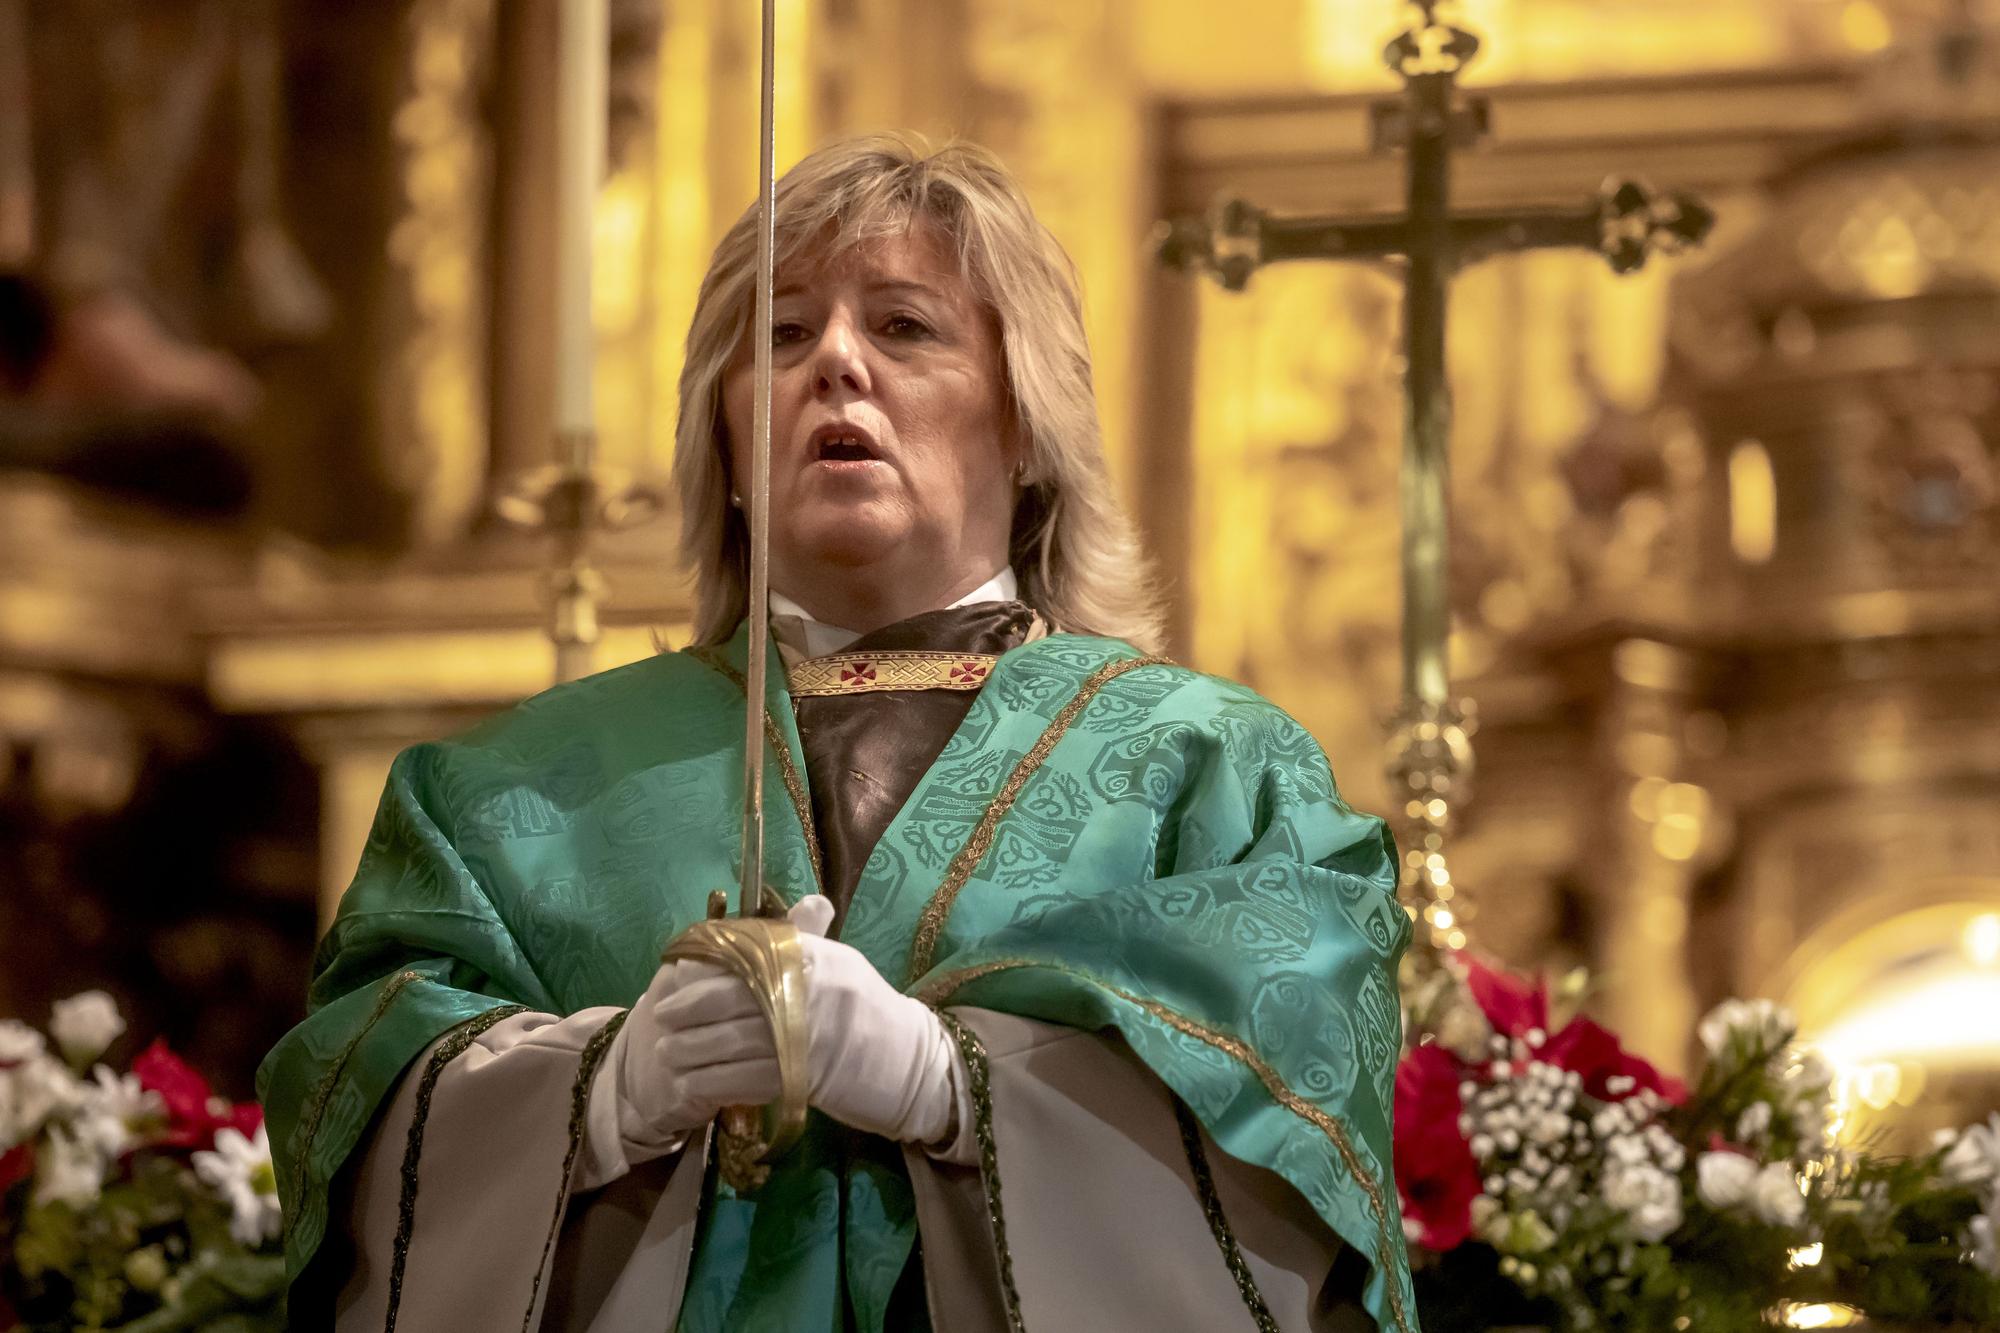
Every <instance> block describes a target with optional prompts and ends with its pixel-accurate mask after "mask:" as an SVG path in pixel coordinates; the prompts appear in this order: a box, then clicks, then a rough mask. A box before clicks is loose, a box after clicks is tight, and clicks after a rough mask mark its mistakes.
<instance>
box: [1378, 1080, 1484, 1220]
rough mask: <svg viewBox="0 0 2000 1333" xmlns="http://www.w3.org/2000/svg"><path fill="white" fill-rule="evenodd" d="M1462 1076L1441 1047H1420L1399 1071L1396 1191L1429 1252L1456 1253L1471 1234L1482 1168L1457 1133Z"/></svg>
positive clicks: (1408, 1217) (1397, 1082) (1405, 1213)
mask: <svg viewBox="0 0 2000 1333" xmlns="http://www.w3.org/2000/svg"><path fill="white" fill-rule="evenodd" d="M1463 1077H1464V1074H1463V1071H1462V1070H1461V1069H1460V1067H1459V1063H1458V1061H1457V1059H1455V1058H1454V1057H1453V1056H1452V1054H1451V1052H1449V1051H1447V1050H1445V1049H1444V1048H1443V1047H1441V1046H1419V1047H1418V1048H1417V1049H1416V1050H1414V1051H1411V1052H1410V1053H1409V1054H1408V1055H1406V1056H1404V1057H1403V1063H1402V1064H1401V1065H1400V1066H1398V1067H1397V1070H1396V1137H1395V1158H1396V1186H1397V1189H1398V1191H1399V1192H1400V1193H1401V1194H1402V1197H1403V1216H1404V1217H1405V1218H1407V1219H1409V1220H1410V1221H1412V1222H1415V1223H1416V1224H1417V1227H1418V1232H1417V1242H1418V1243H1419V1244H1421V1245H1423V1246H1424V1247H1425V1248H1426V1249H1430V1250H1437V1251H1443V1250H1449V1249H1454V1248H1456V1247H1457V1246H1459V1245H1462V1244H1464V1243H1465V1241H1466V1239H1467V1238H1468V1237H1469V1236H1471V1234H1472V1201H1473V1200H1474V1199H1476V1198H1478V1197H1479V1189H1480V1185H1479V1164H1478V1163H1477V1162H1475V1161H1474V1160H1473V1158H1472V1149H1471V1148H1469V1147H1467V1146H1466V1143H1465V1137H1464V1136H1463V1135H1462V1134H1460V1133H1459V1132H1458V1117H1459V1114H1460V1112H1461V1110H1462V1109H1463V1108H1462V1107H1461V1106H1460V1105H1459V1100H1458V1084H1459V1080H1460V1079H1461V1078H1463Z"/></svg>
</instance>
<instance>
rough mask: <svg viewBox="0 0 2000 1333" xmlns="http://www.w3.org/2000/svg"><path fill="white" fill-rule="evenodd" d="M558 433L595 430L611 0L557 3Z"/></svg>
mask: <svg viewBox="0 0 2000 1333" xmlns="http://www.w3.org/2000/svg"><path fill="white" fill-rule="evenodd" d="M556 3H557V11H558V15H559V17H558V19H557V25H558V26H557V37H556V53H557V65H556V411H555V424H556V434H557V436H558V437H559V438H565V439H575V438H577V437H583V436H587V435H589V433H590V432H591V430H592V429H593V427H594V425H595V416H594V413H593V411H592V403H591V383H590V377H591V367H592V363H593V361H594V360H595V356H594V353H595V351H596V347H595V334H594V330H593V327H592V324H591V318H590V249H591V232H592V218H593V215H594V213H595V209H596V205H597V187H598V183H599V181H600V180H601V179H602V178H603V175H604V121H605V114H606V105H607V101H606V80H607V70H606V64H607V61H608V57H609V49H610V32H609V26H608V25H609V20H608V16H607V12H606V0H556Z"/></svg>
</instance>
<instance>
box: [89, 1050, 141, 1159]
mask: <svg viewBox="0 0 2000 1333" xmlns="http://www.w3.org/2000/svg"><path fill="white" fill-rule="evenodd" d="M91 1078H92V1080H93V1081H92V1082H90V1083H87V1084H85V1085H84V1087H85V1089H86V1091H87V1093H88V1096H87V1097H86V1099H85V1101H84V1104H83V1105H82V1107H80V1108H79V1109H78V1110H77V1111H75V1112H73V1113H72V1116H71V1119H72V1120H73V1122H74V1123H75V1125H76V1132H77V1134H78V1135H79V1136H80V1137H81V1138H84V1139H86V1140H88V1141H89V1142H90V1143H92V1144H94V1145H95V1146H96V1148H97V1150H98V1151H99V1152H101V1153H103V1154H104V1156H105V1157H107V1158H112V1159H115V1158H117V1157H118V1156H119V1155H121V1154H122V1153H124V1152H125V1150H126V1149H128V1148H131V1147H133V1146H134V1145H135V1144H136V1143H137V1142H138V1136H137V1135H136V1134H134V1133H133V1130H134V1128H135V1127H136V1126H137V1125H138V1123H139V1122H140V1121H142V1120H146V1119H149V1118H151V1117H153V1116H155V1115H157V1114H159V1112H160V1111H161V1110H162V1109H163V1103H162V1102H161V1099H160V1094H159V1093H157V1092H149V1091H148V1090H147V1089H145V1088H143V1087H141V1086H140V1085H139V1078H138V1076H137V1075H136V1074H126V1075H125V1076H124V1077H122V1078H121V1077H119V1076H118V1075H117V1074H114V1073H112V1072H111V1071H110V1070H109V1069H106V1068H105V1067H104V1066H103V1065H99V1066H97V1068H96V1069H94V1070H92V1071H91Z"/></svg>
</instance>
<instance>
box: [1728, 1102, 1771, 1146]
mask: <svg viewBox="0 0 2000 1333" xmlns="http://www.w3.org/2000/svg"><path fill="white" fill-rule="evenodd" d="M1770 1128H1771V1103H1769V1102H1751V1103H1750V1104H1749V1105H1748V1106H1746V1107H1744V1108H1743V1114H1742V1115H1739V1116H1737V1117H1736V1141H1737V1142H1738V1143H1755V1142H1757V1140H1759V1139H1761V1138H1763V1137H1764V1133H1765V1131H1767V1130H1768V1129H1770Z"/></svg>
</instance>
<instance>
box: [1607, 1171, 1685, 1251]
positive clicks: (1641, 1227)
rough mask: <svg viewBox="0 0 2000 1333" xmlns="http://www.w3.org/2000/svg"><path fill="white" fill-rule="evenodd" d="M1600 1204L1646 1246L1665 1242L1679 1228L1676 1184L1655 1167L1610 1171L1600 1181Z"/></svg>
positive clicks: (1677, 1183) (1678, 1190) (1679, 1205)
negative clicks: (1620, 1216) (1613, 1211)
mask: <svg viewBox="0 0 2000 1333" xmlns="http://www.w3.org/2000/svg"><path fill="white" fill-rule="evenodd" d="M1604 1201H1605V1202H1606V1203H1608V1204H1610V1205H1611V1207H1613V1208H1614V1209H1616V1210H1617V1211H1619V1212H1621V1213H1623V1214H1624V1215H1625V1219H1626V1222H1627V1224H1628V1225H1629V1227H1630V1228H1631V1231H1632V1234H1633V1235H1634V1236H1636V1237H1637V1238H1638V1239H1640V1240H1642V1241H1645V1242H1647V1243H1648V1244H1650V1243H1652V1242H1654V1241H1659V1240H1665V1239H1666V1238H1667V1237H1668V1236H1670V1235H1672V1234H1673V1230H1674V1228H1675V1227H1677V1226H1679V1225H1680V1224H1681V1186H1680V1182H1679V1181H1678V1180H1675V1179H1674V1178H1673V1177H1672V1176H1670V1175H1668V1174H1667V1173H1666V1172H1664V1171H1662V1170H1660V1169H1659V1168H1657V1167H1652V1166H1622V1167H1615V1168H1613V1169H1612V1170H1611V1171H1610V1172H1609V1173H1607V1174H1606V1175H1605V1178H1604Z"/></svg>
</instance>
